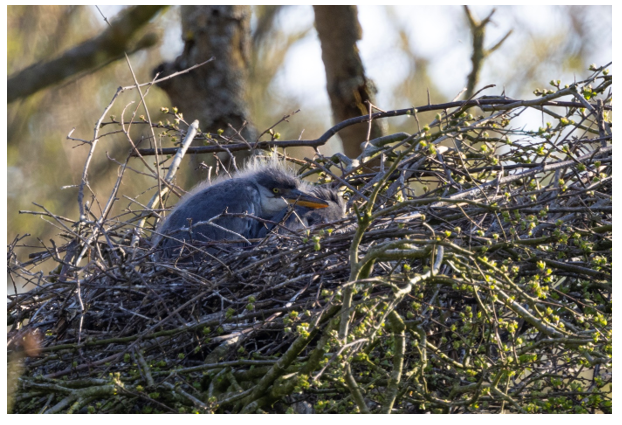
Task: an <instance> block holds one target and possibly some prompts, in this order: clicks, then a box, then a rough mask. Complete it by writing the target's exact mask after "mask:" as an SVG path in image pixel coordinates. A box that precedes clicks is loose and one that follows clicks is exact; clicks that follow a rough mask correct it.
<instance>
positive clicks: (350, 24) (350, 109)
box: [313, 6, 383, 158]
mask: <svg viewBox="0 0 622 425" xmlns="http://www.w3.org/2000/svg"><path fill="white" fill-rule="evenodd" d="M313 10H314V11H315V28H316V29H317V32H318V35H319V37H320V43H321V45H322V61H324V68H325V69H326V89H327V90H328V96H329V97H330V103H331V107H332V110H333V119H334V121H335V123H338V122H341V121H343V120H346V119H348V118H353V117H358V116H361V115H367V114H369V110H368V105H367V104H366V103H365V102H366V101H370V102H371V103H374V94H375V93H376V88H375V86H374V83H373V82H372V81H371V80H370V79H368V78H367V77H366V76H365V69H364V67H363V62H362V61H361V57H360V56H359V51H358V48H357V47H356V42H357V41H358V40H360V39H361V36H362V30H361V26H360V24H359V22H358V17H357V14H358V12H357V8H356V6H313ZM368 132H369V124H368V123H364V124H358V125H355V126H351V127H348V128H346V129H344V130H341V131H340V132H339V136H340V137H341V141H342V143H343V152H344V154H345V155H347V156H348V157H350V158H356V157H357V156H358V155H360V154H361V152H362V150H361V147H360V145H361V143H362V142H364V141H365V140H367V137H368ZM382 133H383V131H382V128H381V125H380V123H379V122H378V121H374V122H373V123H372V127H371V134H370V138H371V139H373V138H376V137H380V136H382Z"/></svg>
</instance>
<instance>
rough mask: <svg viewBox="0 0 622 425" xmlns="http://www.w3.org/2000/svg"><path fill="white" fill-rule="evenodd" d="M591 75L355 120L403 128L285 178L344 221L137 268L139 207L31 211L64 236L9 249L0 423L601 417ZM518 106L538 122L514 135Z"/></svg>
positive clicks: (606, 167)
mask: <svg viewBox="0 0 622 425" xmlns="http://www.w3.org/2000/svg"><path fill="white" fill-rule="evenodd" d="M601 71H602V69H600V70H596V71H595V72H594V74H593V75H592V76H591V77H590V78H589V79H588V80H586V81H583V82H580V83H577V84H576V85H573V86H572V87H571V88H570V89H563V88H558V90H556V91H552V92H551V93H548V92H542V93H540V96H539V97H537V98H536V99H533V100H530V101H521V100H512V101H508V99H507V98H504V97H503V98H502V97H499V98H494V99H492V100H491V98H481V99H475V100H471V101H469V102H462V103H459V104H458V105H453V106H451V107H450V106H447V105H428V106H425V107H422V108H418V109H417V110H413V109H410V110H404V111H391V112H389V113H378V114H375V115H374V116H373V117H374V119H380V118H383V117H388V116H396V115H410V116H412V117H413V119H412V126H413V131H412V132H411V133H399V134H394V135H391V136H387V137H383V138H380V139H376V140H372V141H370V142H369V143H367V144H365V146H364V148H365V151H364V152H363V154H361V156H360V157H359V158H357V159H356V160H352V159H348V158H345V157H343V156H340V155H335V156H333V157H332V158H329V157H323V156H321V155H318V156H317V157H315V158H314V159H312V160H308V161H306V163H305V165H304V166H303V168H302V169H301V174H302V175H303V176H308V175H310V174H314V173H315V174H318V175H319V177H320V179H321V180H322V181H323V182H325V183H327V184H332V185H333V186H334V187H339V188H341V189H342V190H343V192H344V196H345V197H346V198H348V216H347V217H346V218H345V219H343V220H341V221H339V222H335V223H331V224H330V225H324V226H323V227H318V228H313V229H310V230H309V231H308V232H304V231H303V232H300V233H297V234H295V233H288V232H285V233H282V234H275V235H270V236H269V237H267V238H266V239H265V240H262V241H253V242H255V244H254V245H253V246H248V247H244V248H230V249H228V251H229V252H227V253H225V252H223V253H221V254H219V255H213V256H210V255H203V256H193V258H194V260H193V261H190V262H180V261H175V260H170V261H163V260H157V261H156V260H155V258H156V257H154V250H153V249H152V248H151V247H150V245H149V244H148V239H149V232H145V233H138V230H140V229H141V226H140V225H137V223H140V221H141V220H142V219H144V218H145V217H146V216H147V215H148V214H150V213H151V212H154V213H155V212H157V211H155V209H153V208H152V209H149V208H147V209H144V210H142V211H136V210H134V211H133V214H134V216H133V217H132V218H130V219H128V220H127V221H120V220H118V219H108V218H106V216H102V217H100V218H101V219H94V220H90V221H89V220H87V219H82V220H79V221H77V222H74V223H71V220H68V219H63V218H62V217H59V216H56V215H54V214H53V213H51V212H49V211H47V210H46V211H45V212H42V213H41V214H42V215H44V216H47V217H48V218H50V217H51V218H53V219H54V220H56V222H57V223H63V224H62V225H63V228H64V231H63V234H64V235H65V236H66V238H67V243H65V244H64V245H60V246H56V245H54V246H52V247H46V250H45V251H44V252H42V253H39V254H37V255H35V256H33V257H32V258H31V259H30V260H29V261H18V257H17V254H16V250H19V247H20V238H16V239H15V241H14V242H13V243H12V244H11V245H10V246H9V254H8V270H9V275H10V277H11V279H12V280H13V281H14V282H28V283H31V284H33V285H34V289H31V290H30V291H28V292H25V293H19V294H15V295H10V296H9V300H8V308H7V316H8V322H9V326H10V327H11V328H10V330H9V335H8V338H9V348H8V351H9V359H10V364H9V374H10V377H12V378H11V379H10V383H9V385H10V386H11V385H13V388H14V411H17V412H23V413H25V412H43V411H44V412H80V411H86V412H102V413H103V412H193V411H197V412H202V413H207V412H219V413H226V412H263V411H266V412H280V413H283V412H301V413H306V412H316V413H319V412H386V413H389V412H405V413H408V412H452V413H455V412H502V411H506V412H507V411H509V412H584V411H585V412H588V411H605V412H606V411H611V389H610V385H611V371H612V364H611V344H612V328H611V317H612V315H611V306H612V299H611V293H612V291H611V282H612V278H611V261H612V254H611V252H612V251H611V243H612V224H611V220H612V204H611V199H612V198H611V195H612V193H611V190H612V174H611V173H612V154H611V152H612V150H611V141H612V134H611V128H610V126H609V124H608V117H609V116H610V112H608V111H610V106H609V105H610V103H609V102H610V97H606V96H604V95H603V99H604V101H602V100H598V102H595V101H594V99H595V98H596V97H597V96H598V95H599V94H602V93H604V91H605V89H606V88H607V87H608V86H609V85H610V82H611V78H610V77H609V78H606V77H604V76H603V75H602V74H601ZM592 85H594V86H595V87H596V88H595V89H592ZM588 87H589V90H590V92H589V93H592V94H590V95H587V94H586V90H587V88H588ZM562 96H572V99H571V101H566V102H562V101H559V100H558V98H560V97H562ZM495 100H496V102H495ZM477 102H479V103H480V104H486V105H487V106H482V109H484V111H481V110H480V109H477V111H478V112H476V111H475V108H473V105H474V104H476V103H477ZM586 104H587V105H589V108H588V107H586ZM434 107H436V108H434ZM426 108H427V109H426ZM469 108H470V109H469ZM528 108H536V109H538V110H539V111H541V113H543V114H547V115H548V117H549V119H550V120H551V124H549V125H546V126H543V127H540V128H538V129H526V128H524V127H523V125H522V124H521V125H520V126H518V125H517V124H516V125H515V124H514V123H513V120H514V119H516V118H517V117H518V116H520V115H521V114H522V113H523V112H524V111H525V110H526V109H528ZM582 108H583V109H582ZM434 109H436V110H437V111H438V113H439V114H438V116H437V118H436V119H435V120H433V121H432V122H430V123H428V124H427V125H424V126H422V123H419V117H418V115H417V114H418V113H419V112H420V111H421V110H434ZM383 114H384V115H383ZM608 114H609V115H608ZM363 119H365V117H363V118H361V120H363ZM342 124H343V123H342ZM340 125H341V124H340ZM154 127H157V126H154ZM331 131H332V129H331V130H329V132H327V133H330V132H331ZM333 134H334V131H333ZM303 142H304V141H303ZM313 142H314V143H316V144H317V141H313ZM219 146H221V147H222V148H223V150H226V149H227V141H225V142H223V143H222V144H221V145H219ZM91 148H93V147H92V146H91ZM134 153H135V152H134ZM379 158H381V160H380V161H379ZM370 161H376V162H374V164H375V166H376V168H374V169H371V168H369V167H366V166H365V164H366V163H370ZM379 163H380V164H381V166H380V167H379V166H378V164H379ZM86 167H88V164H87V166H86ZM161 186H165V185H161ZM64 220H67V221H64ZM72 224H73V226H72ZM152 224H153V223H152ZM59 225H60V224H59ZM152 228H153V227H152ZM142 229H143V230H148V229H149V224H148V223H147V224H146V225H144V226H142ZM139 234H140V235H141V236H140V238H139V237H138V236H137V235H139ZM42 262H45V263H46V264H48V265H49V264H50V263H55V267H51V268H53V269H54V270H53V271H52V272H49V273H43V272H40V271H37V267H38V266H39V264H41V263H42ZM11 374H12V375H11Z"/></svg>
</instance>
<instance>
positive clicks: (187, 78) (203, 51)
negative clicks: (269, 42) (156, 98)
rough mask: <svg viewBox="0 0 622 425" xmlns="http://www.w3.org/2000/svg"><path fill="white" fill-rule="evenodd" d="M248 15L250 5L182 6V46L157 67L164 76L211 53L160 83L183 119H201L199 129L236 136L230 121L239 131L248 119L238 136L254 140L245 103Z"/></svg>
mask: <svg viewBox="0 0 622 425" xmlns="http://www.w3.org/2000/svg"><path fill="white" fill-rule="evenodd" d="M250 15H251V10H250V7H249V6H182V7H181V25H182V37H183V39H184V43H185V45H184V51H183V53H182V54H181V55H180V56H179V57H177V59H176V60H175V61H174V62H172V63H164V64H161V65H160V66H159V67H158V68H157V69H156V72H160V76H166V75H169V74H172V73H174V72H177V71H181V70H183V69H186V68H188V67H190V66H192V65H195V64H197V63H200V62H203V61H205V60H207V59H209V58H210V57H212V56H213V57H214V59H215V60H214V61H212V62H210V63H208V64H207V65H205V66H202V67H200V68H198V69H195V70H193V71H192V72H190V73H187V74H183V75H180V76H178V77H175V78H172V79H170V80H167V81H165V82H163V83H162V84H160V87H161V88H162V89H164V90H165V91H166V93H167V94H168V96H169V97H170V99H171V102H172V104H173V106H177V107H178V108H179V110H180V111H181V112H183V114H184V119H185V120H186V121H187V122H191V121H193V120H195V119H198V120H199V123H200V128H201V130H202V131H204V132H210V133H213V134H216V133H217V132H218V130H224V133H223V134H224V135H228V136H235V133H234V131H233V130H231V129H230V128H229V127H228V124H231V125H232V126H233V127H234V128H235V129H237V130H239V129H240V128H242V126H244V124H245V123H246V126H245V127H244V128H243V129H242V131H241V135H242V137H244V138H245V139H246V140H247V141H249V142H254V141H255V137H256V131H255V129H254V127H253V126H252V125H250V124H249V123H248V107H247V103H246V82H247V78H248V65H249V59H248V58H249V54H248V50H249V43H250Z"/></svg>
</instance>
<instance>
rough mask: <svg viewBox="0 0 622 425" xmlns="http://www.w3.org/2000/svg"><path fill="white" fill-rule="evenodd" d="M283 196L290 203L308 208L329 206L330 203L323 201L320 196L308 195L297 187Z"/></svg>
mask: <svg viewBox="0 0 622 425" xmlns="http://www.w3.org/2000/svg"><path fill="white" fill-rule="evenodd" d="M283 198H284V199H285V200H286V201H287V202H289V203H290V204H296V205H300V206H301V207H307V208H326V207H328V203H326V201H322V200H321V199H320V198H316V197H315V196H311V195H307V194H306V193H304V192H301V191H299V190H297V189H294V190H292V191H290V192H289V193H288V194H286V195H284V196H283Z"/></svg>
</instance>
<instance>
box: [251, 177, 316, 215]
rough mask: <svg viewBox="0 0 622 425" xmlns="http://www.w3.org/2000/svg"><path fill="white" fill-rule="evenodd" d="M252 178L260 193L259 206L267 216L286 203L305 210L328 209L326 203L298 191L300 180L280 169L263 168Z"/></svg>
mask: <svg viewBox="0 0 622 425" xmlns="http://www.w3.org/2000/svg"><path fill="white" fill-rule="evenodd" d="M252 177H253V178H254V180H255V183H256V184H257V186H258V187H259V191H260V193H261V206H262V208H263V210H264V211H265V212H266V213H268V214H275V213H277V212H278V211H281V210H282V209H283V208H284V207H285V206H286V205H287V203H290V204H296V205H299V206H302V207H307V208H326V207H328V203H327V202H326V201H323V200H322V199H319V198H317V197H315V196H312V195H310V194H308V193H305V192H303V191H302V190H300V187H301V184H300V180H298V179H297V178H296V176H294V175H293V174H290V173H289V172H287V170H285V169H283V168H281V167H276V166H266V167H263V168H262V169H260V170H257V171H256V172H255V173H253V175H252Z"/></svg>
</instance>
